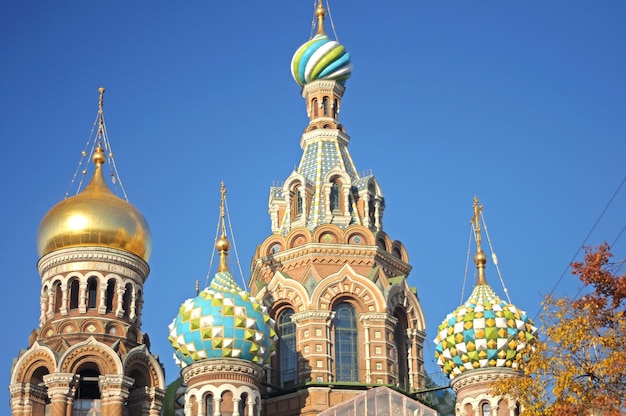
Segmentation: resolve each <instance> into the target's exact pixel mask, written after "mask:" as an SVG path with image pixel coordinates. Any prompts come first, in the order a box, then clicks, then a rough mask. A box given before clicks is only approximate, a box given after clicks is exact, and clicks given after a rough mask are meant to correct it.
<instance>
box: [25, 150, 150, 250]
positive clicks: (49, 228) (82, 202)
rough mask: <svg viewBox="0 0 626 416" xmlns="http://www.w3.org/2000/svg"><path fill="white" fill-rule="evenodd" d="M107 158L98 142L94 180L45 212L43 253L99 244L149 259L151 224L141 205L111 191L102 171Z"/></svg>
mask: <svg viewBox="0 0 626 416" xmlns="http://www.w3.org/2000/svg"><path fill="white" fill-rule="evenodd" d="M105 160H106V158H105V155H104V150H103V149H102V148H101V147H99V146H98V148H97V149H96V150H95V152H94V155H93V163H94V164H95V165H96V167H95V171H94V174H93V177H92V178H91V181H90V183H89V184H88V185H87V186H86V187H85V189H83V191H82V192H80V193H79V194H78V195H75V196H73V197H70V198H67V199H64V200H63V201H61V202H59V203H58V204H56V205H55V206H54V207H52V209H51V210H50V211H48V213H47V214H46V215H45V217H44V218H43V220H42V221H41V224H40V225H39V231H38V232H37V251H38V253H39V256H40V257H43V256H45V255H46V254H49V253H51V252H53V251H55V250H60V249H63V248H68V247H81V246H99V247H108V248H116V249H120V250H125V251H128V252H131V253H133V254H135V255H137V256H139V257H141V258H142V259H143V260H145V261H147V260H148V258H149V257H150V252H151V250H152V234H151V232H150V227H149V226H148V223H147V221H146V219H145V218H144V216H143V215H142V214H141V212H139V210H138V209H137V208H135V207H134V206H133V205H132V204H130V203H129V202H127V201H125V200H123V199H121V198H119V197H118V196H116V195H115V194H114V193H113V192H111V190H110V189H109V187H108V186H107V184H106V182H105V180H104V177H103V174H102V164H103V163H104V162H105Z"/></svg>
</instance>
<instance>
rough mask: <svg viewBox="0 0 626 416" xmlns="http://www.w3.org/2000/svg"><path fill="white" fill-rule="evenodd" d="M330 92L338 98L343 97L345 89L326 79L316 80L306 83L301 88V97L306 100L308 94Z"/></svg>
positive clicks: (337, 83)
mask: <svg viewBox="0 0 626 416" xmlns="http://www.w3.org/2000/svg"><path fill="white" fill-rule="evenodd" d="M318 91H319V92H332V93H335V94H336V95H338V96H340V97H341V96H343V93H344V92H345V91H346V87H344V86H343V85H341V84H340V83H339V82H337V81H333V80H328V79H318V80H315V81H311V82H308V83H306V84H305V85H304V87H302V97H304V98H306V97H307V96H308V95H309V94H311V93H314V92H318Z"/></svg>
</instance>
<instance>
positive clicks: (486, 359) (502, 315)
mask: <svg viewBox="0 0 626 416" xmlns="http://www.w3.org/2000/svg"><path fill="white" fill-rule="evenodd" d="M481 213H482V205H479V204H478V198H476V197H474V216H473V217H472V223H473V227H474V236H475V238H476V254H475V255H474V262H475V263H476V268H477V272H478V282H477V284H476V286H475V287H474V290H473V291H472V294H471V295H470V297H469V298H468V299H467V301H466V302H465V303H464V304H462V305H461V306H459V307H458V308H457V309H456V310H455V311H454V312H452V313H451V314H448V316H447V317H446V319H444V321H443V322H442V323H441V325H439V327H438V328H437V337H436V338H435V340H434V342H435V344H436V345H437V346H436V347H435V357H436V358H437V364H439V366H440V367H441V369H442V370H443V372H444V373H445V374H446V375H448V377H450V379H453V378H454V377H456V376H458V375H460V374H462V373H464V372H466V371H471V370H473V369H476V368H493V367H508V368H512V369H518V370H521V369H522V368H523V366H524V363H525V362H526V361H527V360H528V358H529V357H528V351H529V349H528V348H527V347H528V346H530V347H531V349H532V345H533V344H534V343H535V341H536V337H537V328H536V327H535V326H534V324H533V322H532V320H531V319H530V318H528V316H527V315H526V312H524V311H522V310H520V309H518V308H517V307H515V306H514V305H512V304H510V303H506V302H504V301H503V300H502V299H500V298H499V297H498V295H496V293H495V292H494V291H493V289H492V288H491V287H490V286H489V285H488V284H487V279H486V278H485V264H486V263H487V256H486V255H485V253H484V252H483V250H482V248H481V235H480V222H479V219H480V218H481Z"/></svg>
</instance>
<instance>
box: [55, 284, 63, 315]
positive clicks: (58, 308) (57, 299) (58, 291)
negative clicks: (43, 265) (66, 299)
mask: <svg viewBox="0 0 626 416" xmlns="http://www.w3.org/2000/svg"><path fill="white" fill-rule="evenodd" d="M61 305H63V292H62V291H61V282H56V283H55V284H54V311H55V312H61Z"/></svg>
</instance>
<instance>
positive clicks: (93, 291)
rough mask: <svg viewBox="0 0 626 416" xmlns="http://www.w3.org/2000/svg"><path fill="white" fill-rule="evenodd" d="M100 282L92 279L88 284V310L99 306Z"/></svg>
mask: <svg viewBox="0 0 626 416" xmlns="http://www.w3.org/2000/svg"><path fill="white" fill-rule="evenodd" d="M97 300H98V281H97V280H96V278H95V277H92V278H90V279H89V281H88V282H87V308H89V309H93V308H95V307H96V306H97V305H98V302H97Z"/></svg>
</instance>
